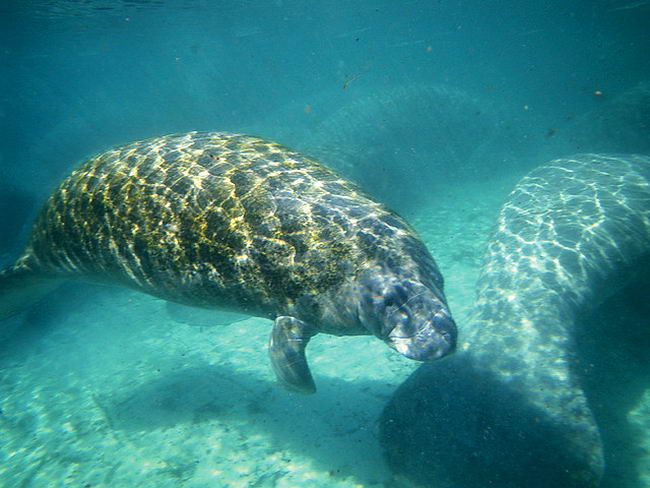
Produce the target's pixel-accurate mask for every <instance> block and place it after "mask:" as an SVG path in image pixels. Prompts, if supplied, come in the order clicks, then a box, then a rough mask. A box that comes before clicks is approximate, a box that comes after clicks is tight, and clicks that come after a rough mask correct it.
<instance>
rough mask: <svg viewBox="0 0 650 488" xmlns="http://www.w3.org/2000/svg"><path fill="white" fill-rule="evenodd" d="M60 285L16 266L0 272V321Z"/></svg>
mask: <svg viewBox="0 0 650 488" xmlns="http://www.w3.org/2000/svg"><path fill="white" fill-rule="evenodd" d="M61 283H62V281H61V280H57V279H46V278H43V277H42V276H40V275H39V274H37V273H34V272H33V271H32V270H30V269H29V268H27V267H24V266H21V265H16V266H10V267H8V268H5V269H3V270H1V271H0V320H2V319H6V318H8V317H11V316H12V315H16V314H19V313H20V312H23V311H25V310H26V309H28V308H29V307H30V306H32V305H34V304H35V303H37V302H38V301H40V300H41V298H43V296H45V295H46V294H48V293H49V292H51V291H53V290H54V289H56V288H57V287H58V286H60V285H61Z"/></svg>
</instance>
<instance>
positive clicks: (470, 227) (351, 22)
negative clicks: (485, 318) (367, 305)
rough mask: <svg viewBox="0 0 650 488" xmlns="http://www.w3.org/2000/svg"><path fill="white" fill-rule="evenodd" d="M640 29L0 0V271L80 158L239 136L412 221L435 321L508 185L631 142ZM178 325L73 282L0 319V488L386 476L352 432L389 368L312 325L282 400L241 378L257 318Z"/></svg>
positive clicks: (520, 8) (643, 7)
mask: <svg viewBox="0 0 650 488" xmlns="http://www.w3.org/2000/svg"><path fill="white" fill-rule="evenodd" d="M648 25H650V3H648V2H628V1H626V0H622V1H619V0H601V1H584V2H564V1H555V0H553V1H548V2H518V1H511V2H496V1H462V0H457V1H400V2H391V1H385V2H381V1H375V2H369V1H323V2H307V1H281V0H275V1H264V2H262V1H209V0H202V1H201V0H196V1H192V0H186V1H182V0H178V1H169V0H160V1H118V0H115V1H108V0H105V1H90V0H88V1H58V2H57V1H51V2H48V1H28V0H26V1H5V2H3V3H2V4H1V5H0V73H1V76H0V84H1V85H0V87H1V89H0V124H1V130H0V219H1V220H0V221H1V222H2V225H0V261H1V262H2V263H3V264H8V263H10V262H11V260H12V259H13V258H15V257H16V255H17V254H18V253H19V251H20V249H21V247H20V246H21V245H22V242H23V241H24V239H25V235H26V232H27V231H28V229H29V225H30V222H31V219H32V217H33V214H34V213H35V212H36V210H37V209H38V207H39V205H40V204H41V203H42V202H43V200H44V199H45V198H46V197H47V195H48V193H49V191H50V190H51V189H52V188H53V187H54V185H55V184H56V183H57V182H58V181H60V180H61V178H62V177H63V176H65V175H66V174H67V173H68V172H69V171H70V169H71V168H72V167H73V166H74V165H75V164H77V163H79V162H80V161H82V160H83V159H84V158H86V157H89V156H91V155H93V154H95V153H97V152H99V151H102V150H105V149H107V148H109V147H111V146H113V145H116V144H120V143H124V142H128V141H132V140H136V139H140V138H145V137H150V136H155V135H160V134H165V133H171V132H180V131H188V130H228V131H242V132H247V133H254V134H256V135H260V136H264V137H269V138H273V139H276V140H278V141H279V142H282V143H284V144H287V145H289V146H293V147H296V148H298V149H300V150H302V151H304V152H306V153H309V154H312V155H315V156H317V157H318V158H319V159H321V160H322V161H323V162H324V163H326V164H328V165H330V166H332V167H334V168H337V169H339V170H340V171H342V172H343V173H345V174H346V175H347V176H349V177H351V178H354V179H356V180H358V181H359V182H360V183H361V184H362V185H364V186H366V187H367V188H368V189H369V190H370V191H371V192H372V193H374V194H375V195H376V196H377V197H378V198H380V199H383V200H385V201H388V202H389V203H390V204H391V205H392V206H393V207H395V208H396V209H397V210H398V211H400V212H401V213H402V214H404V215H405V216H406V217H407V218H408V219H409V220H410V221H412V222H413V223H414V224H415V225H416V227H417V228H418V230H419V231H420V232H421V233H422V235H423V238H424V239H425V241H426V242H427V244H428V245H429V247H430V248H431V250H432V252H433V253H434V255H435V256H436V258H437V259H438V260H439V262H440V264H441V267H442V271H443V273H444V274H445V276H446V277H447V283H448V285H447V286H448V294H449V296H450V301H451V302H452V305H453V307H454V311H455V313H456V315H457V317H460V319H461V320H460V321H459V323H460V322H462V318H463V314H464V313H465V312H466V310H467V309H468V308H469V307H470V306H471V302H472V300H473V280H474V277H475V274H476V272H477V269H478V266H479V264H480V256H481V251H482V248H483V246H484V242H485V239H486V238H487V235H488V231H489V228H490V225H491V224H492V222H493V216H494V212H495V211H496V209H497V208H498V205H499V202H500V201H501V199H502V198H504V197H505V195H506V194H507V192H508V191H509V190H510V189H511V188H512V186H513V185H514V183H515V182H516V181H517V179H518V178H519V177H520V176H522V175H523V174H525V173H526V171H528V170H529V169H531V168H533V167H535V166H538V165H539V164H541V163H543V162H545V161H547V160H549V159H551V158H554V157H559V156H565V155H568V154H571V153H573V152H588V151H611V152H639V153H645V154H650V132H649V129H648V124H649V123H650V108H649V107H650V85H649V84H650V62H649V61H650V59H649V55H648V53H649V52H650V36H648ZM183 313H185V314H189V315H190V317H189V318H187V317H186V319H184V321H183V320H178V317H177V316H176V315H175V312H173V311H171V312H170V311H169V310H168V309H166V308H165V305H164V304H162V303H161V302H159V301H155V300H153V299H150V298H149V297H143V296H141V295H137V294H131V293H130V292H115V291H112V292H105V291H104V290H102V289H99V288H98V289H95V288H92V289H91V291H90V292H86V289H85V288H83V289H79V288H75V287H74V286H72V287H71V288H69V289H67V290H66V291H61V292H59V294H58V295H55V296H54V297H52V298H51V299H50V301H49V302H46V303H44V304H42V305H40V308H38V309H36V310H34V311H32V312H31V314H30V315H28V318H26V319H25V318H23V319H21V320H20V321H19V322H17V323H13V324H12V326H13V328H14V329H16V330H18V332H16V333H15V334H12V335H11V337H10V338H7V339H4V340H5V344H6V346H5V345H3V346H0V348H4V350H3V351H2V352H0V358H1V360H2V363H0V367H2V368H3V376H2V378H3V383H2V388H3V391H2V393H0V402H2V403H1V406H2V409H3V412H4V413H5V416H4V418H3V422H4V423H3V424H2V428H3V429H4V432H5V434H6V436H5V438H6V439H7V440H6V441H2V440H1V438H0V442H4V444H3V445H1V446H0V449H1V450H2V459H0V461H1V462H2V466H3V467H2V468H1V469H0V485H2V486H34V487H41V486H64V484H65V482H66V480H68V481H67V482H69V483H75V484H74V486H84V485H90V486H233V487H234V486H256V487H263V486H280V487H281V486H298V485H299V486H338V485H337V483H338V484H340V486H401V485H399V484H396V483H399V482H398V481H395V480H392V479H391V474H390V473H389V471H388V470H387V468H386V466H384V464H383V462H382V461H381V453H380V450H379V448H378V447H377V446H376V442H375V440H376V439H375V436H374V434H373V429H374V428H375V427H374V423H373V422H374V421H375V419H376V417H377V415H378V412H379V411H380V410H381V408H382V405H383V404H384V403H385V400H386V398H387V397H388V395H390V393H391V392H392V391H393V390H394V388H395V387H396V386H397V385H398V384H399V383H400V382H401V381H402V380H403V379H404V378H405V377H406V376H407V375H408V372H409V371H410V368H412V367H413V366H412V365H411V364H410V363H409V364H406V363H401V362H399V363H398V362H397V360H395V358H394V357H392V356H388V352H387V351H386V352H384V351H383V349H380V348H381V347H382V346H381V345H379V346H377V347H378V348H377V349H372V348H371V349H367V343H366V342H363V341H361V342H358V343H355V342H354V341H356V339H352V340H351V341H352V342H350V343H347V342H346V343H345V344H351V345H350V346H349V347H351V348H353V349H350V351H363V352H364V353H366V354H368V355H369V358H365V357H364V356H363V354H360V355H359V356H358V357H359V363H358V364H357V363H355V362H354V361H353V360H352V359H351V358H350V357H349V356H350V353H349V350H348V349H346V347H347V346H346V345H345V344H344V345H341V340H336V339H332V340H330V339H326V342H323V343H322V344H321V345H320V346H319V345H315V346H314V347H315V350H314V352H313V353H312V354H313V355H314V356H315V357H316V358H317V360H316V362H315V364H314V367H315V368H316V367H317V366H316V365H317V364H319V366H318V368H319V369H320V372H321V374H323V375H324V376H327V375H330V376H329V378H330V379H329V382H328V380H325V381H324V382H323V383H324V386H323V387H322V389H321V392H320V393H319V397H318V398H316V399H303V398H300V399H299V400H295V399H294V397H291V396H285V395H284V394H283V393H278V392H276V391H275V385H273V379H272V377H271V375H270V373H268V372H267V371H266V368H267V365H266V357H265V353H264V351H263V349H264V345H265V341H266V335H267V332H268V327H267V326H265V325H266V324H263V323H262V322H263V321H261V320H257V319H254V320H253V321H252V322H246V321H244V322H234V323H231V322H232V320H233V319H232V317H223V318H222V319H220V320H221V322H223V323H231V325H228V326H227V327H225V328H224V332H223V333H222V332H217V331H215V329H211V328H206V329H205V330H204V329H203V328H202V327H193V326H188V325H178V324H186V323H188V322H189V323H194V324H196V323H200V324H203V323H204V322H206V321H207V322H209V321H210V320H211V318H210V317H208V318H206V317H205V316H197V315H192V314H195V313H198V312H188V311H185V312H181V315H182V314H183ZM125 322H126V323H130V324H131V326H130V327H126V328H125V327H124V326H123V324H124V323H125ZM258 322H259V324H258ZM242 324H243V325H242ZM6 328H9V326H7V327H6ZM251 329H254V332H250V331H251ZM174 334H177V335H174ZM215 337H216V338H215ZM346 341H347V340H346ZM219 346H221V347H219ZM319 347H320V349H318V348H319ZM355 347H358V348H360V349H354V348H355ZM319 351H320V354H321V355H320V356H319ZM375 353H376V354H378V355H380V356H381V361H380V362H381V365H382V367H384V368H385V369H383V370H382V369H380V368H379V366H376V364H377V363H376V361H377V359H376V358H374V357H373V354H375ZM342 356H345V357H346V358H347V359H346V361H347V362H346V361H344V360H342V359H341V357H342ZM214 357H217V358H218V359H211V358H214ZM365 359H368V360H367V361H366V360H365ZM161 372H162V374H161ZM206 377H207V378H209V379H210V380H211V381H207V380H206ZM188 385H193V386H188ZM197 385H198V386H197ZM148 412H153V413H151V414H150V415H149V414H148ZM291 419H293V420H294V421H295V426H294V425H293V424H292V421H291ZM211 429H212V430H211ZM314 439H320V440H319V441H318V442H317V441H314ZM98 442H99V444H98ZM208 444H209V445H210V446H211V447H209V448H206V445H208ZM316 444H318V445H316ZM165 446H166V447H165ZM210 449H212V453H213V454H205V453H206V452H207V451H209V450H210ZM341 452H350V453H351V454H349V455H347V456H345V455H342V454H341ZM215 453H216V454H215ZM143 466H144V467H143ZM197 466H198V467H197ZM649 466H650V464H649ZM647 468H648V469H647V473H646V474H647V475H648V476H650V467H647ZM215 472H216V473H217V474H214V473H215ZM211 473H212V474H211ZM647 479H649V480H650V477H649V478H647ZM21 483H22V484H21ZM138 483H141V484H138ZM390 483H393V484H392V485H391V484H390Z"/></svg>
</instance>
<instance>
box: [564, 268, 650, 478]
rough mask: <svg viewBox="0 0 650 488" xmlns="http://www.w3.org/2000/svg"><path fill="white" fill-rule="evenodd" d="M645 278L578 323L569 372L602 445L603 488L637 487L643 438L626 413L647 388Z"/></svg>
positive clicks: (649, 283) (649, 339)
mask: <svg viewBox="0 0 650 488" xmlns="http://www.w3.org/2000/svg"><path fill="white" fill-rule="evenodd" d="M649 293H650V278H645V279H643V280H641V281H640V282H635V283H634V284H633V285H631V286H628V287H627V288H625V289H624V290H623V291H622V292H620V293H619V294H617V295H616V296H614V297H612V298H611V299H609V300H608V301H607V303H606V305H604V306H601V307H599V308H598V309H597V310H596V311H595V312H594V313H591V314H589V315H587V316H584V317H582V318H581V320H580V321H579V322H578V328H577V330H576V335H575V338H574V340H575V345H576V361H575V363H574V368H575V369H576V370H577V371H578V373H579V374H580V376H581V380H582V384H583V388H584V390H585V392H586V394H587V398H588V400H589V404H590V407H591V410H592V412H593V413H594V416H595V418H596V421H597V423H598V427H599V430H600V434H601V438H602V441H603V445H604V455H605V466H606V468H605V473H604V476H603V480H602V485H601V486H602V487H603V488H614V487H616V488H637V487H638V488H641V487H644V486H646V485H645V483H644V482H643V481H641V480H640V479H639V475H640V473H639V470H638V467H639V458H640V456H641V455H642V454H643V449H642V447H641V442H642V441H643V439H644V436H647V433H643V432H641V431H640V429H639V428H638V427H637V426H635V425H634V424H632V423H630V422H629V420H628V417H627V415H628V413H629V412H630V411H631V410H633V409H634V408H635V407H636V406H637V405H638V403H639V401H640V400H641V398H642V396H643V393H644V392H645V390H647V389H648V388H649V387H650V381H649V380H648V377H647V372H648V370H649V369H650V328H649V327H648V317H649V316H650V304H649V303H648V301H647V296H648V294H649Z"/></svg>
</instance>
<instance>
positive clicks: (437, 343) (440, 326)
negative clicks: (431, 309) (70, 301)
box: [386, 317, 456, 361]
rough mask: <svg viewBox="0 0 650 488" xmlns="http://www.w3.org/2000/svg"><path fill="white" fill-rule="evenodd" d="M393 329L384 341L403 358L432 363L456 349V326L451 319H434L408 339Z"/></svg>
mask: <svg viewBox="0 0 650 488" xmlns="http://www.w3.org/2000/svg"><path fill="white" fill-rule="evenodd" d="M399 332H400V331H399V330H398V329H394V330H393V331H392V332H391V333H390V334H389V335H388V338H387V340H386V342H387V343H388V345H389V346H390V347H392V348H393V349H395V350H396V351H397V352H399V353H400V354H402V355H403V356H405V357H407V358H409V359H414V360H416V361H432V360H434V359H439V358H441V357H444V356H446V355H447V354H451V353H452V352H454V350H455V349H456V324H455V323H454V321H453V320H452V319H451V318H447V317H445V318H441V317H436V318H434V319H433V320H432V321H430V322H428V323H427V324H426V325H425V326H424V327H423V328H422V329H420V330H419V331H418V332H417V333H416V334H414V335H412V336H410V337H404V336H400V335H399Z"/></svg>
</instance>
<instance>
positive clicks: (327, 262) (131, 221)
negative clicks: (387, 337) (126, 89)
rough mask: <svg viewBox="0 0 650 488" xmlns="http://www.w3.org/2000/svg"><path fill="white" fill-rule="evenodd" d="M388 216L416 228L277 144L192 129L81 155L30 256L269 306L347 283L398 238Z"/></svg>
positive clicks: (107, 277)
mask: <svg viewBox="0 0 650 488" xmlns="http://www.w3.org/2000/svg"><path fill="white" fill-rule="evenodd" d="M378 220H379V221H381V222H380V223H381V224H382V225H380V226H377V225H374V224H375V223H376V222H377V221H378ZM386 222H389V223H390V224H391V225H393V226H396V227H399V228H401V229H402V230H403V231H404V232H402V234H407V233H408V232H410V230H409V229H408V228H407V226H406V224H404V223H403V221H401V219H399V218H398V217H396V216H394V215H393V214H392V213H390V212H389V211H387V210H386V209H385V208H384V207H383V206H382V205H381V204H379V203H377V202H374V201H372V200H370V199H369V198H367V197H366V196H364V195H363V193H362V192H360V191H359V190H358V188H357V187H356V186H355V185H354V184H352V183H350V182H347V181H345V180H343V179H341V178H340V177H339V176H338V175H337V174H336V173H334V172H332V171H330V170H329V169H327V168H325V167H323V166H321V165H320V164H318V163H316V162H314V161H312V160H310V159H308V158H306V157H304V156H301V155H300V154H298V153H296V152H293V151H291V150H289V149H287V148H285V147H283V146H281V145H278V144H276V143H273V142H270V141H265V140H263V139H259V138H255V137H251V136H244V135H238V134H229V133H188V134H179V135H171V136H164V137H158V138H154V139H149V140H145V141H139V142H135V143H132V144H128V145H125V146H121V147H118V148H116V149H113V150H109V151H107V152H105V153H102V154H100V155H98V156H96V157H94V158H92V159H90V160H89V161H88V162H86V163H84V164H82V165H81V166H80V167H78V168H77V169H76V170H75V171H74V172H73V173H72V174H71V175H70V176H69V177H68V178H67V179H66V180H65V181H64V182H63V183H62V184H61V185H60V187H59V188H58V189H57V190H56V191H55V192H54V193H53V194H52V196H51V197H50V199H49V200H48V203H47V204H46V206H45V208H44V209H43V211H42V212H41V214H40V217H39V219H38V221H37V222H36V224H35V226H34V231H33V236H32V240H31V243H30V246H29V249H28V251H27V254H26V258H25V259H23V262H24V263H25V264H28V265H29V266H31V267H32V268H39V269H41V270H46V271H47V272H48V273H50V274H53V275H58V276H71V277H75V278H84V279H91V280H98V281H104V282H113V283H116V284H122V285H128V286H132V287H135V288H137V289H140V290H143V291H145V292H148V293H151V294H154V295H157V296H161V297H163V298H168V299H172V300H175V301H180V302H185V303H189V304H193V305H200V306H214V307H234V308H237V309H240V310H245V311H248V312H249V313H258V314H262V315H267V314H268V313H269V310H276V311H277V310H278V309H279V310H282V309H284V308H286V307H287V306H288V305H289V304H290V303H292V301H293V300H295V299H296V298H297V297H299V296H300V295H304V294H313V295H317V294H319V293H322V292H324V291H326V290H328V289H332V288H336V287H338V286H340V285H341V284H342V283H343V281H344V280H345V279H347V278H349V276H350V275H351V274H353V273H354V272H355V270H356V269H358V268H359V267H360V266H363V265H364V263H366V262H367V261H370V260H372V259H374V258H375V255H376V253H377V249H378V248H380V247H381V245H382V242H385V246H386V247H388V248H390V247H391V246H393V242H391V239H390V236H384V235H380V234H381V232H382V231H381V229H384V228H386V227H387V225H386ZM365 227H367V229H364V228H365ZM377 229H379V230H377ZM360 230H361V231H360ZM373 233H374V234H373Z"/></svg>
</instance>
